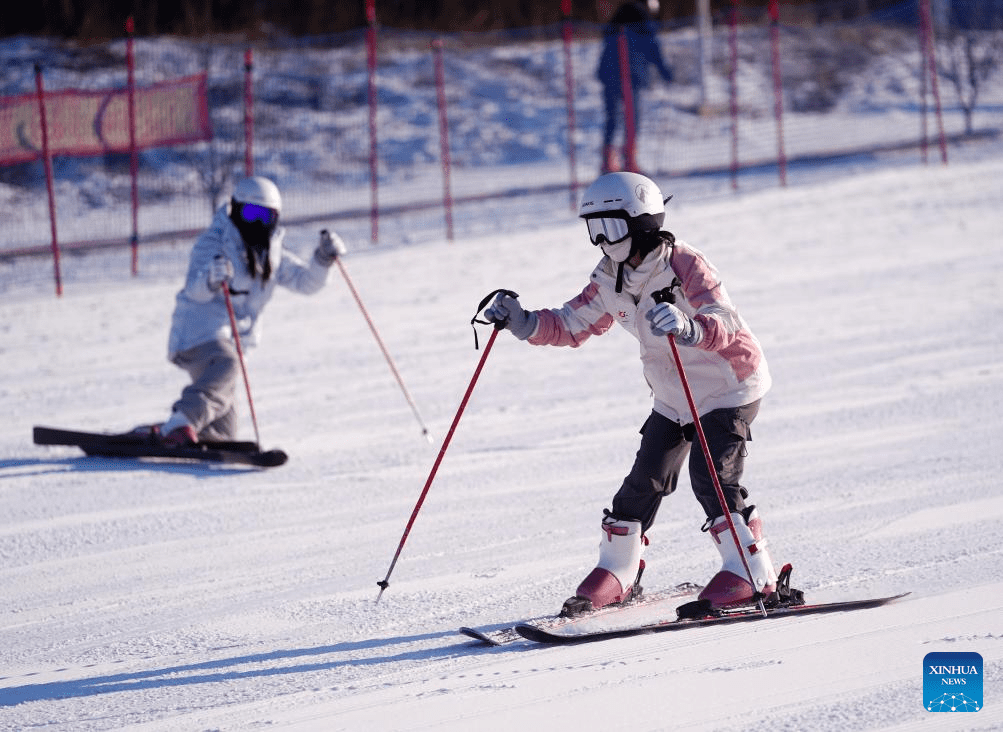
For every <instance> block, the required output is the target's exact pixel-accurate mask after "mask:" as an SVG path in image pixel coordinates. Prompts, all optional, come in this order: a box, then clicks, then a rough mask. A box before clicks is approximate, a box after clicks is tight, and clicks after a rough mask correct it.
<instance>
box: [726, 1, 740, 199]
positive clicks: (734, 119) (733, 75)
mask: <svg viewBox="0 0 1003 732" xmlns="http://www.w3.org/2000/svg"><path fill="white" fill-rule="evenodd" d="M729 26H730V28H729V36H728V37H729V44H730V46H731V68H730V69H729V70H728V88H729V90H730V98H731V187H732V189H737V188H738V0H731V21H730V22H729Z"/></svg>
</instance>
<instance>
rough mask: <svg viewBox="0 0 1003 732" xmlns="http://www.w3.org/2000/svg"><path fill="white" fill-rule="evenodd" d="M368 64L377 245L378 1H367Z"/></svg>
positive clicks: (372, 234) (372, 223)
mask: <svg viewBox="0 0 1003 732" xmlns="http://www.w3.org/2000/svg"><path fill="white" fill-rule="evenodd" d="M366 20H367V21H368V23H369V27H368V28H367V29H366V62H367V66H368V69H369V185H370V191H371V192H370V198H371V205H370V209H369V219H370V226H371V228H372V231H371V232H370V239H371V240H372V242H373V244H376V243H377V242H378V241H379V238H380V208H379V187H380V183H379V157H378V156H377V145H376V101H377V97H376V0H366Z"/></svg>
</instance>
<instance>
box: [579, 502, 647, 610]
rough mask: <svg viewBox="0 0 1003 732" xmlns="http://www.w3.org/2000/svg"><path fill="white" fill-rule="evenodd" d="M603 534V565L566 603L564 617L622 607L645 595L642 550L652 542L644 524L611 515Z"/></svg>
mask: <svg viewBox="0 0 1003 732" xmlns="http://www.w3.org/2000/svg"><path fill="white" fill-rule="evenodd" d="M602 531H603V537H602V544H601V545H600V547H599V563H598V564H597V565H596V568H595V569H593V570H592V571H591V572H590V573H589V575H588V577H586V578H585V580H584V581H583V582H582V583H581V584H580V585H578V589H577V590H575V595H574V597H570V598H568V599H567V600H566V601H565V602H564V607H562V608H561V616H562V617H572V616H575V615H581V614H583V613H588V612H592V611H593V610H598V609H599V608H602V607H606V606H607V605H615V604H622V603H625V602H628V601H630V600H631V599H633V598H635V597H638V596H640V594H641V585H640V584H639V583H640V580H641V573H642V572H644V560H643V559H641V551H642V550H643V548H644V545H645V544H647V543H648V540H647V539H646V538H645V537H644V536H643V535H642V533H641V522H640V521H629V520H621V519H617V518H615V517H613V516H611V515H609V514H608V513H607V515H606V517H605V518H604V519H603V521H602Z"/></svg>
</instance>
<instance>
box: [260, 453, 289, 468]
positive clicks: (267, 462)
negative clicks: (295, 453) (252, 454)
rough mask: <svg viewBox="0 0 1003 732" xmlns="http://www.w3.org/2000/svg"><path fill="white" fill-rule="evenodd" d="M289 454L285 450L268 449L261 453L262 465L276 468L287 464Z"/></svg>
mask: <svg viewBox="0 0 1003 732" xmlns="http://www.w3.org/2000/svg"><path fill="white" fill-rule="evenodd" d="M288 460H289V456H288V455H287V454H286V453H285V452H284V451H283V450H268V451H267V452H263V453H261V465H262V466H263V467H266V468H276V467H278V466H279V465H285V464H286V461H288Z"/></svg>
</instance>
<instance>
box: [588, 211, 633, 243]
mask: <svg viewBox="0 0 1003 732" xmlns="http://www.w3.org/2000/svg"><path fill="white" fill-rule="evenodd" d="M585 224H586V226H588V227H589V239H591V240H592V243H593V244H595V245H597V246H598V245H599V244H616V243H617V242H621V241H623V240H624V239H626V238H627V237H628V236H630V227H629V226H628V225H627V220H626V219H619V218H613V217H603V218H594V219H585Z"/></svg>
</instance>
